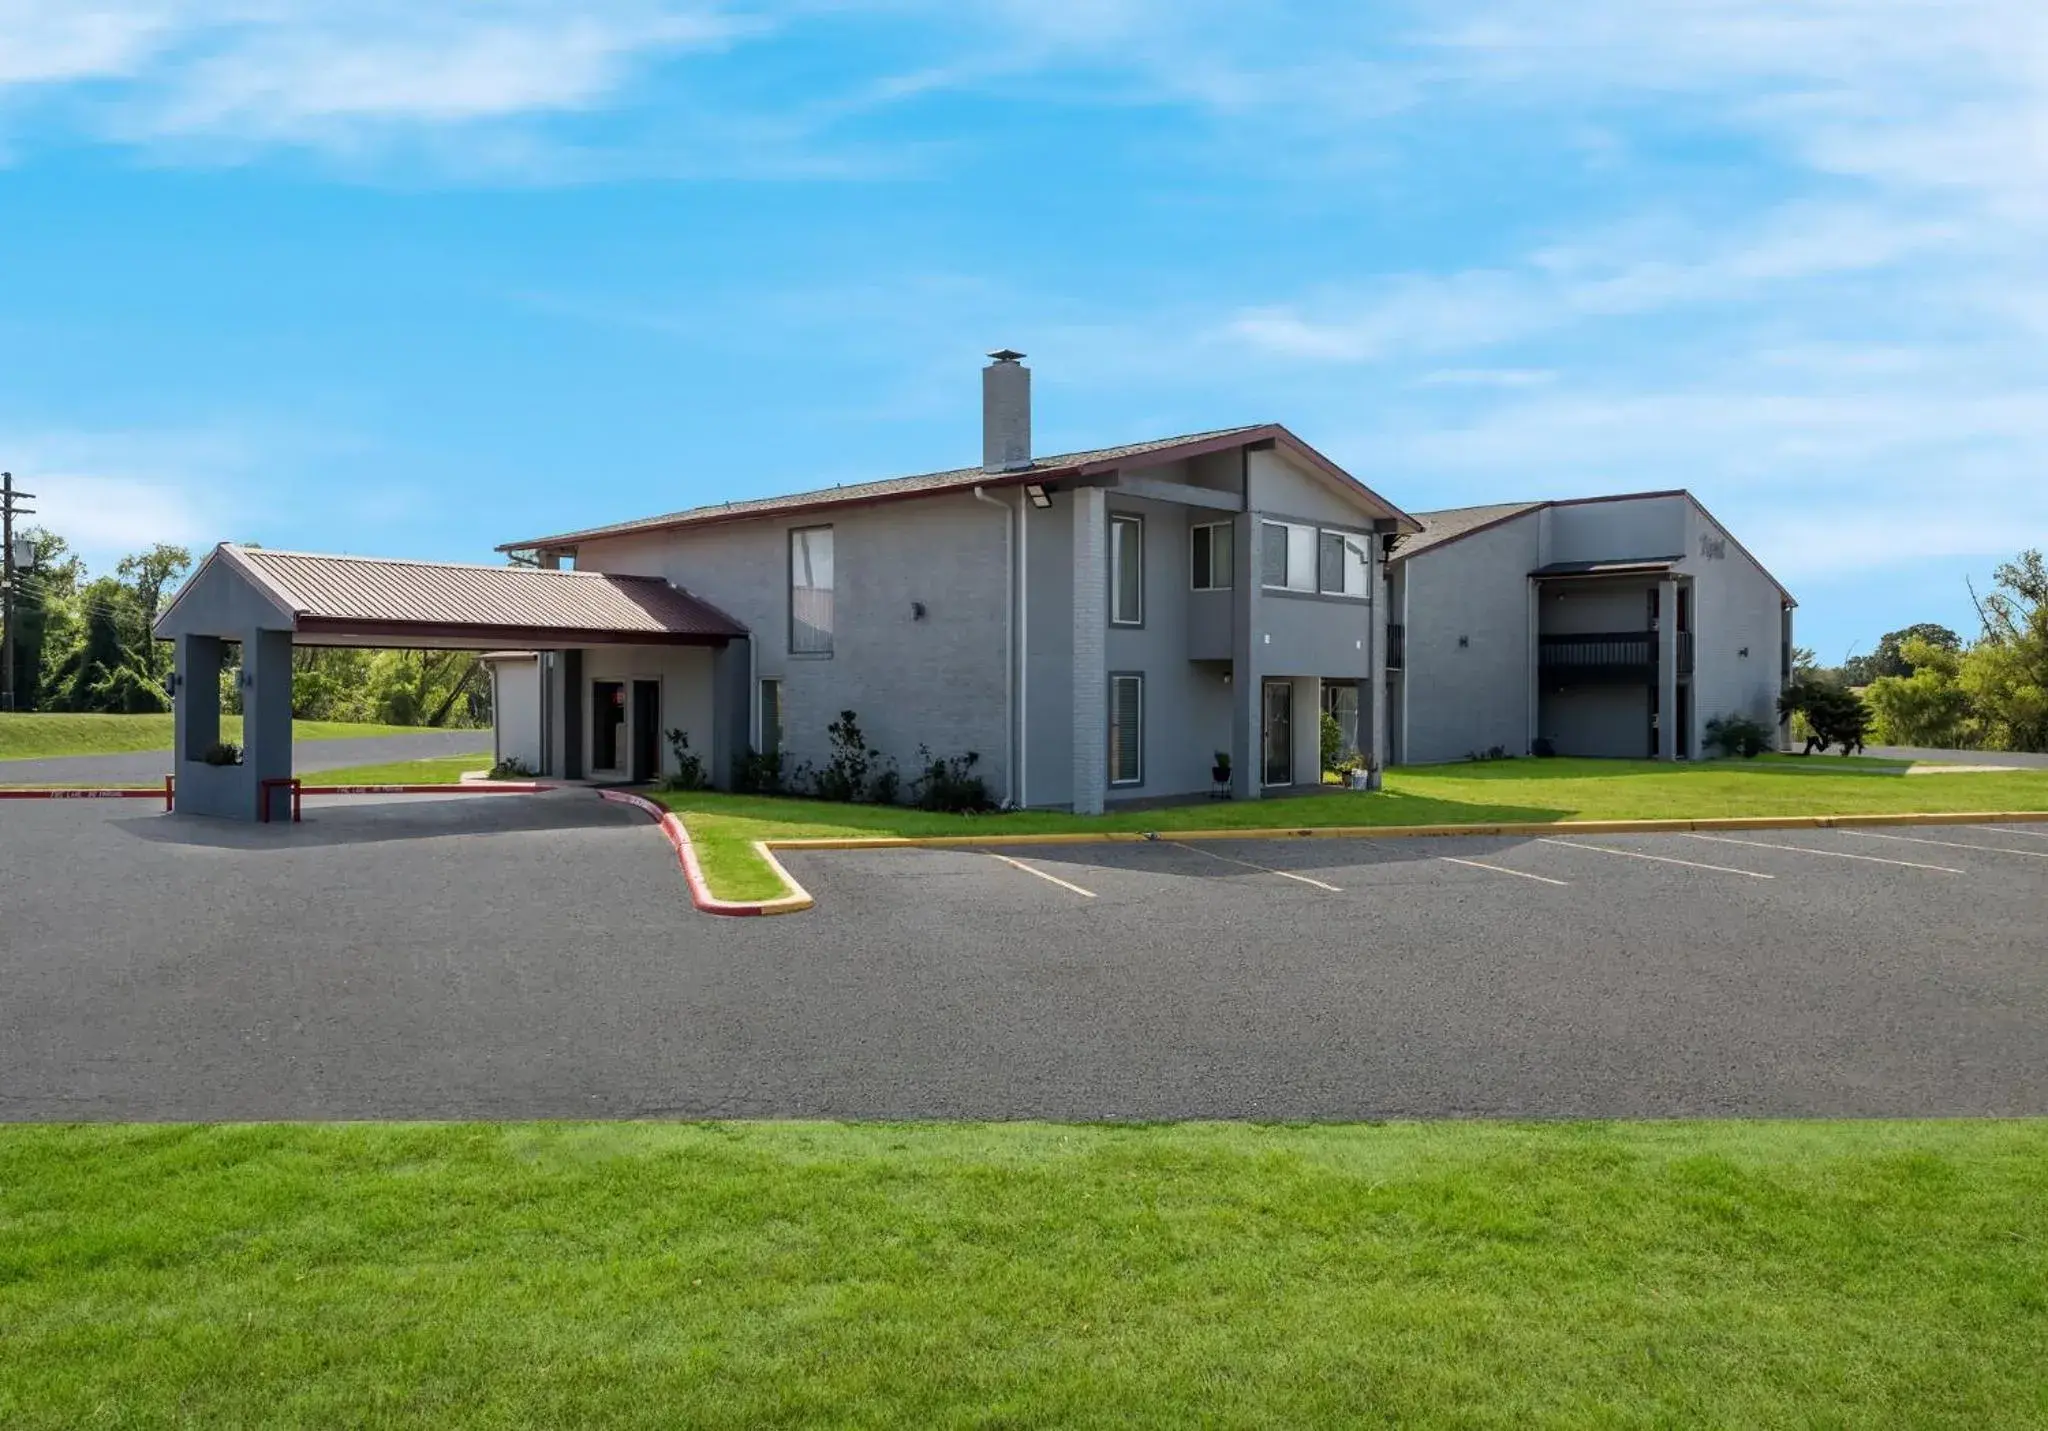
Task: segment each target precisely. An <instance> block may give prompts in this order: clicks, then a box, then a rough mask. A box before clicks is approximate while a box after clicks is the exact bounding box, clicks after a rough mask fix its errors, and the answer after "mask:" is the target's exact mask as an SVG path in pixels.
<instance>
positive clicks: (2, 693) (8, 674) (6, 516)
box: [0, 472, 36, 711]
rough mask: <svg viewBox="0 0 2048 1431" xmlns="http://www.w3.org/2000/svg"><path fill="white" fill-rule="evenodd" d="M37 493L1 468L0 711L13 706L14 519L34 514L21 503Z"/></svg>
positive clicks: (31, 498)
mask: <svg viewBox="0 0 2048 1431" xmlns="http://www.w3.org/2000/svg"><path fill="white" fill-rule="evenodd" d="M35 495H36V494H35V493H33V492H17V491H15V490H14V474H13V473H12V472H0V711H11V710H13V709H14V519H15V518H16V517H28V516H33V515H34V514H35V508H33V507H23V506H20V505H18V504H19V503H21V502H25V501H34V500H35Z"/></svg>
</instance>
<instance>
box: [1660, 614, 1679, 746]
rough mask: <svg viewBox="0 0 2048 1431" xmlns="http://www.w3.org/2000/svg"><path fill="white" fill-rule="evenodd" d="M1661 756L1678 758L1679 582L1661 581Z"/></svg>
mask: <svg viewBox="0 0 2048 1431" xmlns="http://www.w3.org/2000/svg"><path fill="white" fill-rule="evenodd" d="M1657 758H1658V759H1659V760H1676V759H1678V583H1677V582H1675V581H1673V580H1672V579H1671V578H1670V577H1668V576H1667V577H1664V578H1663V579H1662V580H1660V581H1659V582H1658V583H1657Z"/></svg>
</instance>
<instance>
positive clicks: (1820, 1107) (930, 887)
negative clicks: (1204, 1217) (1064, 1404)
mask: <svg viewBox="0 0 2048 1431" xmlns="http://www.w3.org/2000/svg"><path fill="white" fill-rule="evenodd" d="M789 862H790V864H791V867H792V869H793V871H794V872H795V873H796V874H797V876H798V877H799V878H800V879H802V880H803V881H804V882H805V884H806V885H808V886H809V888H810V889H811V891H812V892H813V893H814V894H815V895H816V896H817V897H818V901H819V906H818V908H817V910H815V911H814V912H812V913H810V914H804V915H796V916H791V917H784V918H774V919H740V920H733V919H713V918H707V917H704V916H700V915H697V914H695V913H694V912H692V911H691V910H690V908H689V905H688V901H687V898H686V896H685V894H684V890H683V886H682V882H681V879H680V877H679V875H678V874H677V871H676V867H675V859H674V856H673V854H672V853H671V851H670V850H669V847H668V845H667V843H666V842H665V841H664V840H663V839H662V838H661V837H660V836H659V835H658V834H657V833H656V832H655V830H654V828H653V826H652V825H651V824H649V823H648V822H647V821H646V820H645V819H644V817H641V816H639V815H636V814H633V813H631V812H630V811H627V810H623V809H618V808H614V807H611V806H607V805H605V804H604V803H602V802H600V801H598V800H596V799H594V798H593V797H592V796H591V795H590V794H589V793H588V792H586V791H558V792H554V793H552V794H548V795H541V796H467V797H457V798H431V797H420V798H416V799H414V800H412V801H406V800H403V799H392V800H381V801H377V800H365V801H352V802H328V801H321V802H318V803H317V804H315V805H313V806H312V807H311V808H309V812H308V821H307V823H306V824H305V825H303V826H300V827H297V828H293V827H290V826H267V827H266V826H248V825H225V824H216V823H212V822H207V821H201V820H197V819H193V818H190V817H183V816H165V815H160V814H153V813H145V812H144V810H143V809H142V808H141V802H121V804H120V805H118V806H116V805H115V804H114V803H113V802H105V803H99V802H92V803H88V802H76V803H73V802H49V803H48V804H25V805H21V806H17V807H15V808H13V809H9V810H8V811H7V812H6V814H5V815H4V816H0V1117H5V1118H12V1119H72V1118H76V1119H249V1118H517V1117H547V1118H561V1117H601V1118H629V1117H687V1118H700V1117H741V1116H744V1117H770V1118H779V1117H816V1118H1052V1119H1078V1120H1092V1119H1104V1118H1109V1119H1122V1118H1142V1119H1152V1118H1162V1119H1166V1118H1203V1117H1220V1118H1251V1119H1281V1120H1288V1119H1355V1118H1381V1117H1460V1116H1487V1117H1516V1118H1523V1117H1533V1118H1547V1117H1673V1116H1744V1117H1750V1116H1790V1117H1797V1116H1818V1115H1826V1116H1920V1115H1934V1116H1977V1115H2012V1116H2039V1115H2043V1114H2048V958H2044V955H2043V949H2042V939H2041V930H2042V929H2043V928H2044V927H2048V825H2032V826H2013V827H2011V828H1996V827H1988V826H1987V827H1969V826H1965V827H1955V826H1941V827H1927V828H1920V829H1900V830H1887V831H1871V832H1866V833H1852V832H1849V831H1839V830H1807V831H1783V832H1755V833H1749V832H1744V833H1740V834H1735V835H1730V836H1725V837H1723V836H1711V837H1710V836H1705V835H1693V836H1680V835H1673V836H1607V837H1575V838H1569V839H1562V840H1549V839H1545V840H1530V839H1509V838H1505V837H1474V838H1471V839H1458V840H1424V839H1412V840H1349V841H1347V840H1301V841H1232V842H1223V843H1216V844H1209V843H1204V844H1201V845H1199V846H1198V845H1195V844H1192V843H1190V844H1176V843H1173V842H1171V841H1160V842H1158V843H1156V844H1119V845H1093V846H1056V847H1043V848H1042V849H1031V850H1012V851H998V852H977V851H972V850H890V851H870V852H847V853H831V854H827V853H813V854H809V855H795V856H790V857H789Z"/></svg>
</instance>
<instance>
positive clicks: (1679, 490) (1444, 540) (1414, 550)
mask: <svg viewBox="0 0 2048 1431" xmlns="http://www.w3.org/2000/svg"><path fill="white" fill-rule="evenodd" d="M1656 497H1683V498H1684V499H1685V500H1686V501H1688V502H1690V503H1691V504H1692V507H1693V510H1694V511H1696V512H1698V513H1699V514H1700V515H1701V516H1702V517H1705V518H1706V519H1707V520H1708V521H1709V522H1711V523H1712V524H1713V526H1714V529H1715V530H1716V531H1718V532H1719V533H1720V534H1721V535H1722V536H1724V537H1726V538H1728V540H1729V542H1730V543H1731V544H1732V545H1733V546H1734V547H1735V549H1736V550H1737V551H1739V552H1741V553H1742V554H1743V555H1744V556H1745V557H1748V558H1749V561H1750V564H1751V565H1752V566H1754V567H1755V568H1756V569H1757V570H1758V571H1760V572H1762V573H1763V575H1764V580H1766V581H1768V582H1769V583H1770V584H1771V585H1772V586H1775V587H1776V588H1778V595H1779V596H1781V597H1783V598H1784V599H1785V603H1786V604H1787V605H1788V606H1797V605H1798V604H1799V601H1798V598H1796V597H1795V596H1793V595H1792V593H1791V592H1790V591H1788V590H1787V589H1786V587H1785V583H1784V582H1782V581H1780V580H1778V578H1777V577H1775V576H1773V575H1771V570H1770V568H1769V567H1767V566H1765V565H1764V564H1763V563H1762V562H1760V561H1758V560H1757V559H1756V556H1755V554H1754V553H1752V552H1751V551H1750V549H1749V548H1748V547H1746V546H1744V545H1743V544H1742V542H1741V540H1740V539H1739V538H1738V537H1736V535H1735V533H1733V532H1731V531H1729V530H1728V528H1727V526H1726V525H1725V524H1724V523H1723V522H1722V521H1721V519H1720V518H1719V517H1717V516H1715V515H1714V514H1713V513H1712V512H1710V511H1708V510H1707V508H1706V504H1705V503H1703V502H1702V501H1700V499H1699V498H1697V497H1695V496H1694V495H1693V494H1692V493H1691V492H1690V491H1688V490H1687V489H1686V488H1683V487H1668V488H1663V489H1660V490H1658V491H1655V492H1616V493H1614V494H1613V495H1611V496H1605V497H1559V498H1553V499H1551V500H1548V501H1542V502H1497V503H1494V504H1493V505H1491V506H1485V507H1448V508H1445V509H1444V510H1443V511H1440V512H1417V513H1415V514H1414V516H1415V520H1416V521H1418V522H1420V523H1421V524H1422V530H1421V531H1420V532H1417V533H1415V534H1414V535H1412V536H1404V537H1402V538H1401V539H1400V540H1399V541H1397V542H1396V543H1395V544H1394V550H1393V553H1392V554H1391V555H1390V556H1389V557H1388V560H1389V561H1395V562H1398V561H1405V560H1407V559H1408V558H1409V557H1412V556H1419V555H1421V554H1422V553H1423V552H1426V551H1429V550H1431V549H1432V548H1435V547H1440V546H1445V545H1448V544H1449V543H1451V542H1455V541H1459V540H1462V539H1463V538H1465V537H1469V536H1474V535H1476V534H1478V533H1480V532H1483V531H1486V530H1488V529H1489V528H1492V527H1498V526H1500V525H1501V524H1503V523H1505V522H1511V521H1513V520H1514V519H1515V518H1517V517H1521V516H1526V515H1528V514H1529V513H1530V512H1540V511H1542V510H1543V509H1544V508H1546V507H1591V506H1597V505H1598V504H1600V503H1602V502H1638V501H1648V500H1650V499H1652V498H1656ZM1670 560H1671V561H1673V562H1677V561H1682V560H1684V558H1683V557H1672V558H1670Z"/></svg>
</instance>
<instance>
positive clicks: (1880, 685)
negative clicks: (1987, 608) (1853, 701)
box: [1863, 626, 1980, 750]
mask: <svg viewBox="0 0 2048 1431" xmlns="http://www.w3.org/2000/svg"><path fill="white" fill-rule="evenodd" d="M1911 629H1912V630H1915V631H1918V630H1924V629H1927V628H1924V627H1913V628H1911ZM1932 629H1934V630H1936V631H1943V630H1944V628H1942V627H1938V626H1937V627H1934V628H1932ZM1946 634H1947V635H1949V636H1950V637H1953V636H1954V635H1955V633H1954V632H1947V633H1946ZM1961 645H1962V643H1961V642H1960V641H1957V642H1956V643H1955V645H1953V646H1948V645H1941V644H1937V643H1936V642H1935V641H1934V640H1933V639H1931V638H1928V637H1925V636H1910V635H1909V636H1907V637H1906V639H1905V641H1904V642H1903V643H1902V645H1901V646H1900V648H1899V658H1900V660H1901V662H1902V663H1903V664H1904V665H1905V667H1906V668H1907V670H1908V671H1909V672H1910V674H1908V675H1903V676H1879V677H1878V678H1877V679H1876V680H1874V681H1872V682H1871V683H1870V685H1869V686H1868V687H1866V688H1865V690H1864V692H1863V698H1864V700H1865V701H1866V702H1868V703H1869V705H1870V710H1871V715H1872V717H1873V721H1872V732H1873V735H1874V736H1875V738H1876V739H1877V740H1878V741H1879V742H1880V743H1881V744H1885V745H1924V746H1934V747H1936V748H1939V749H1944V750H1952V749H1964V748H1967V747H1970V746H1972V745H1975V744H1976V743H1977V741H1978V739H1979V738H1980V736H1979V732H1978V729H1977V723H1976V721H1975V720H1974V719H1973V716H1972V703H1971V700H1970V695H1969V692H1968V691H1967V690H1965V689H1964V687H1963V685H1962V683H1961V673H1962V667H1963V663H1964V661H1965V660H1967V659H1968V658H1967V657H1966V656H1964V655H1963V654H1962V653H1961V651H1960V649H1959V648H1960V646H1961Z"/></svg>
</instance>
